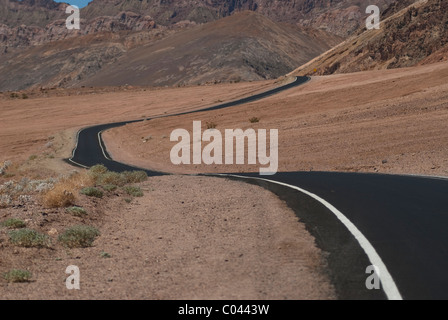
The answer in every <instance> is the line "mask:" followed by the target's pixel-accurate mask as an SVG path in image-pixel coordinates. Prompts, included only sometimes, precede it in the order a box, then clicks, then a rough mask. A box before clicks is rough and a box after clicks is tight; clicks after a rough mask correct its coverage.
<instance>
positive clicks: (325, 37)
mask: <svg viewBox="0 0 448 320" xmlns="http://www.w3.org/2000/svg"><path fill="white" fill-rule="evenodd" d="M173 32H174V31H173V30H166V28H152V29H150V30H146V31H141V32H129V31H122V32H103V33H98V32H93V33H92V34H89V35H86V36H80V37H72V38H67V39H65V40H62V41H55V42H50V43H47V44H45V45H42V46H33V47H30V48H28V49H26V50H23V51H20V52H18V53H15V52H11V53H9V54H6V55H4V56H3V57H4V59H2V61H1V62H0V72H1V73H2V74H4V75H8V76H5V77H2V78H1V79H0V90H2V91H6V90H22V89H28V88H35V87H42V86H43V87H73V86H81V85H84V86H103V85H125V84H131V85H178V84H196V83H204V82H210V81H212V82H215V81H240V80H258V79H265V78H276V77H278V76H281V75H284V74H285V73H287V72H290V71H291V70H293V69H294V68H295V67H297V66H298V65H301V64H303V63H305V62H306V61H308V60H310V59H312V58H313V57H315V56H317V55H319V54H321V53H322V52H324V51H326V50H328V49H329V48H330V47H331V46H333V45H334V44H336V43H338V42H339V41H340V40H341V39H340V38H338V37H337V36H333V35H329V34H327V33H326V32H324V31H316V30H311V29H310V30H306V31H305V30H303V29H300V28H298V27H295V26H291V25H286V24H276V23H274V22H272V21H270V20H269V19H267V18H265V17H263V16H261V15H259V14H256V13H253V12H250V11H246V12H242V13H238V14H235V15H233V16H231V17H227V18H225V19H222V20H219V21H215V22H212V23H210V24H204V25H200V26H196V27H194V28H193V29H187V30H184V31H180V32H176V33H174V34H173V35H172V36H170V37H168V38H166V35H167V34H169V33H173ZM159 39H162V40H159Z"/></svg>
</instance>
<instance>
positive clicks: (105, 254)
mask: <svg viewBox="0 0 448 320" xmlns="http://www.w3.org/2000/svg"><path fill="white" fill-rule="evenodd" d="M100 257H101V258H110V257H112V256H111V255H110V254H109V253H107V252H104V251H101V253H100Z"/></svg>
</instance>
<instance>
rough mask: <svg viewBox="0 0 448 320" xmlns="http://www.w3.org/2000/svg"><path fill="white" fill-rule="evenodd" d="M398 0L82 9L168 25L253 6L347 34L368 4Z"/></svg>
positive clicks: (271, 0) (169, 0) (260, 0)
mask: <svg viewBox="0 0 448 320" xmlns="http://www.w3.org/2000/svg"><path fill="white" fill-rule="evenodd" d="M393 1H394V0H165V1H160V0H130V1H123V0H93V2H91V3H90V4H89V5H88V6H87V7H86V8H84V9H83V11H82V13H83V15H84V16H85V18H87V19H90V18H93V17H97V16H99V15H114V14H117V13H118V12H119V11H124V10H126V11H133V12H138V13H140V14H148V15H150V16H152V17H153V18H154V19H155V20H156V22H157V23H159V24H163V25H167V24H171V23H175V22H178V21H182V20H191V21H195V22H199V23H204V22H210V21H214V20H217V19H220V18H223V17H226V16H229V15H231V14H233V13H235V12H238V11H244V10H251V11H256V12H258V13H260V14H262V15H264V16H267V17H269V18H270V19H272V20H273V21H276V22H289V23H298V24H299V25H301V26H311V27H314V28H321V29H324V30H326V31H329V32H332V33H335V34H338V35H340V36H347V35H348V34H350V33H352V32H353V31H355V30H356V29H357V28H358V27H359V26H360V25H361V24H362V22H363V17H364V16H365V8H366V7H367V6H368V5H372V4H373V5H378V6H380V8H381V9H385V8H387V6H388V5H389V4H390V3H392V2H393Z"/></svg>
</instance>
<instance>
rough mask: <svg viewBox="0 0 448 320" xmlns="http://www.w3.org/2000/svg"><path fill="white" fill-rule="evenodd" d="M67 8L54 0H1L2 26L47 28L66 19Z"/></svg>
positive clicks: (0, 18) (0, 22)
mask: <svg viewBox="0 0 448 320" xmlns="http://www.w3.org/2000/svg"><path fill="white" fill-rule="evenodd" d="M66 7H67V4H65V3H58V2H54V1H53V0H0V24H4V25H6V26H8V27H17V26H20V25H26V26H37V27H45V26H46V25H48V24H50V23H53V22H54V21H55V20H58V19H62V18H64V17H66V14H65V8H66ZM64 19H65V18H64Z"/></svg>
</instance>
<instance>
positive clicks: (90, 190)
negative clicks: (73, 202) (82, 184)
mask: <svg viewBox="0 0 448 320" xmlns="http://www.w3.org/2000/svg"><path fill="white" fill-rule="evenodd" d="M80 192H81V194H83V195H86V196H88V197H95V198H102V197H103V196H104V192H103V191H101V190H100V189H98V188H95V187H87V188H83V189H81V191H80Z"/></svg>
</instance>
